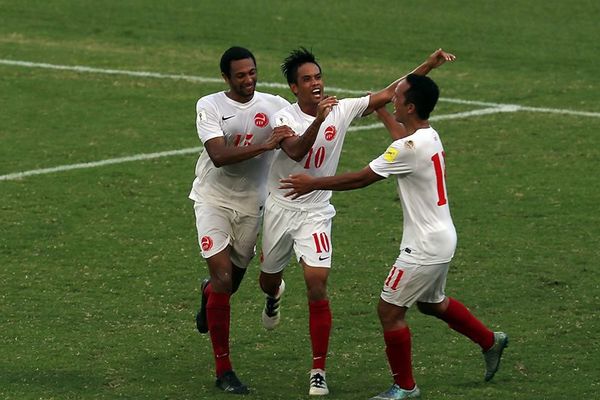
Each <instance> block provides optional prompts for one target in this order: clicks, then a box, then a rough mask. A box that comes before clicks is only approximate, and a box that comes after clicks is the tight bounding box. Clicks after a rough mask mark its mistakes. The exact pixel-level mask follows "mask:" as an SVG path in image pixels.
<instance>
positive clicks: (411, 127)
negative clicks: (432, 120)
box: [404, 119, 430, 135]
mask: <svg viewBox="0 0 600 400" xmlns="http://www.w3.org/2000/svg"><path fill="white" fill-rule="evenodd" d="M404 126H405V127H406V131H407V132H408V134H409V135H412V134H413V133H415V132H416V131H418V130H419V129H427V128H429V127H430V125H429V121H428V120H426V119H415V120H411V121H407V122H405V123H404Z"/></svg>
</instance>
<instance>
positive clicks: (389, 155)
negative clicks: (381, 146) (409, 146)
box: [383, 146, 398, 162]
mask: <svg viewBox="0 0 600 400" xmlns="http://www.w3.org/2000/svg"><path fill="white" fill-rule="evenodd" d="M397 155H398V150H397V149H395V148H393V147H392V146H390V147H388V148H387V150H386V151H385V153H383V159H384V160H385V161H387V162H392V161H394V160H395V159H396V156H397Z"/></svg>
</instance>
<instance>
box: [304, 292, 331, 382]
mask: <svg viewBox="0 0 600 400" xmlns="http://www.w3.org/2000/svg"><path fill="white" fill-rule="evenodd" d="M308 312H309V318H308V325H309V330H310V342H311V345H312V353H313V363H312V367H313V369H316V368H320V369H322V370H324V369H325V361H327V348H328V347H329V334H330V332H331V310H330V309H329V300H315V301H309V302H308Z"/></svg>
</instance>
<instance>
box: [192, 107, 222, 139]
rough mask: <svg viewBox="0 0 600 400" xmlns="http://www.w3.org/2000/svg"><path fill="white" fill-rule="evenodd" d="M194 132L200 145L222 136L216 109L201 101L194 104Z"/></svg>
mask: <svg viewBox="0 0 600 400" xmlns="http://www.w3.org/2000/svg"><path fill="white" fill-rule="evenodd" d="M196 130H197V131H198V136H199V137H200V141H202V144H204V143H206V142H207V141H208V140H210V139H213V138H216V137H223V136H224V133H223V130H222V129H221V125H220V124H219V115H218V113H217V110H216V108H215V107H214V106H213V105H212V104H210V103H208V102H206V101H203V99H200V100H198V103H196Z"/></svg>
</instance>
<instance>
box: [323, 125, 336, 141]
mask: <svg viewBox="0 0 600 400" xmlns="http://www.w3.org/2000/svg"><path fill="white" fill-rule="evenodd" d="M336 133H337V129H335V126H333V125H329V126H328V127H327V128H325V140H328V141H331V140H333V139H334V138H335V134H336Z"/></svg>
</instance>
